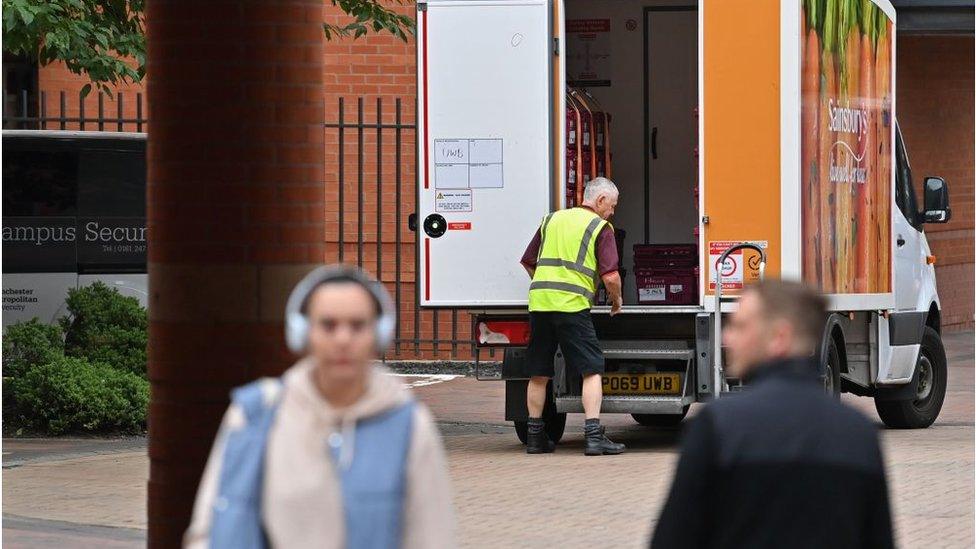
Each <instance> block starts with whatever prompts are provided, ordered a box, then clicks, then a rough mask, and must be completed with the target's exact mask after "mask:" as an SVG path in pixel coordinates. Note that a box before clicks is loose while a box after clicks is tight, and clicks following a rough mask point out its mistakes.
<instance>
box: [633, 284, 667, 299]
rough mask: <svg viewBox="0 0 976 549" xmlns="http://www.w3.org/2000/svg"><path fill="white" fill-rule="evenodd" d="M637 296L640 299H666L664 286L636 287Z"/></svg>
mask: <svg viewBox="0 0 976 549" xmlns="http://www.w3.org/2000/svg"><path fill="white" fill-rule="evenodd" d="M637 297H638V298H639V299H640V300H641V301H664V300H665V299H666V296H665V293H664V286H648V287H646V288H638V289H637Z"/></svg>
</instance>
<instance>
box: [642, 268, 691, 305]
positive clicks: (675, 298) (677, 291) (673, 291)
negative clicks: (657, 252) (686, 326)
mask: <svg viewBox="0 0 976 549" xmlns="http://www.w3.org/2000/svg"><path fill="white" fill-rule="evenodd" d="M634 276H635V277H636V279H637V302H638V303H639V304H641V305H694V304H697V303H698V269H697V268H688V267H671V268H663V269H645V268H636V269H635V270H634Z"/></svg>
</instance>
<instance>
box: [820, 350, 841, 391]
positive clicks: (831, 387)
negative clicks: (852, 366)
mask: <svg viewBox="0 0 976 549" xmlns="http://www.w3.org/2000/svg"><path fill="white" fill-rule="evenodd" d="M824 358H826V360H825V361H824V372H823V385H824V392H826V393H827V394H828V395H833V396H835V397H838V398H840V350H838V349H837V340H835V339H834V338H832V337H831V338H830V341H828V342H827V356H826V357H824Z"/></svg>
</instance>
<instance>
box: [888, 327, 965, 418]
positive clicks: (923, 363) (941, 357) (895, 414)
mask: <svg viewBox="0 0 976 549" xmlns="http://www.w3.org/2000/svg"><path fill="white" fill-rule="evenodd" d="M947 376H948V364H947V361H946V354H945V347H944V346H943V345H942V338H941V337H940V336H939V333H938V332H936V331H935V330H934V329H932V328H930V327H929V326H926V327H925V332H924V333H923V335H922V348H921V350H920V351H919V353H918V363H917V364H916V365H915V378H914V379H913V380H912V381H913V382H914V383H915V386H916V389H915V397H914V398H912V399H910V400H877V399H875V401H874V407H875V408H877V410H878V415H879V416H881V421H883V422H884V424H885V425H886V426H888V427H891V428H893V429H923V428H925V427H928V426H929V425H932V423H933V422H934V421H935V418H937V417H939V412H940V411H941V410H942V403H943V402H944V401H945V392H946V384H947Z"/></svg>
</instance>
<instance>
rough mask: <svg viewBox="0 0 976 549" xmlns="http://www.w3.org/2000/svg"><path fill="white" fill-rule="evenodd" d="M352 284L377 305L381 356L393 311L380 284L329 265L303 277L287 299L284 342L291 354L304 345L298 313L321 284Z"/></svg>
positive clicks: (304, 320)
mask: <svg viewBox="0 0 976 549" xmlns="http://www.w3.org/2000/svg"><path fill="white" fill-rule="evenodd" d="M343 280H346V281H352V282H355V283H358V284H360V285H362V287H364V288H366V290H368V291H369V293H370V294H372V296H373V297H374V298H375V299H376V301H377V302H379V304H380V316H379V318H378V319H376V346H377V348H378V350H379V352H381V353H382V352H383V351H385V350H386V348H387V347H389V345H390V344H391V343H393V337H394V334H395V331H396V309H395V308H394V306H393V300H392V299H390V294H388V293H387V291H386V288H384V287H383V284H381V283H379V282H377V281H376V280H375V279H373V278H372V277H370V276H369V275H367V274H366V273H364V272H363V271H361V270H359V269H357V268H355V267H347V266H343V265H329V266H324V267H319V268H317V269H315V270H314V271H312V272H310V273H308V274H307V275H305V278H303V279H302V280H301V282H299V283H298V285H297V286H295V289H294V290H292V291H291V295H290V296H288V304H287V305H286V306H285V342H286V343H287V344H288V348H289V349H291V351H292V352H293V353H296V354H297V353H301V352H303V351H304V350H305V346H306V345H307V344H308V329H309V322H308V317H307V316H306V315H305V313H304V312H302V307H303V306H304V305H305V301H306V300H307V299H308V297H309V296H310V295H311V294H312V292H313V291H315V289H316V288H318V287H319V286H321V285H322V284H328V283H329V282H338V281H343Z"/></svg>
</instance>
